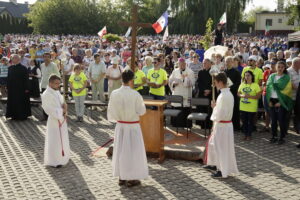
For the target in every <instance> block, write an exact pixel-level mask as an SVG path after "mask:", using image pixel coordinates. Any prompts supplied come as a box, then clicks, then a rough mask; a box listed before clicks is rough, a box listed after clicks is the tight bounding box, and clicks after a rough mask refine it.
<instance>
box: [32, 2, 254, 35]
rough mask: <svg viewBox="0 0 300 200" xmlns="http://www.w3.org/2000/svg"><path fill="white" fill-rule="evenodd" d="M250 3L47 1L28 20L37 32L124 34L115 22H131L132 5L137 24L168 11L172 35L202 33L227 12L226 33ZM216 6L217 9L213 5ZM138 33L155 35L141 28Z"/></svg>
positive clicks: (123, 30)
mask: <svg viewBox="0 0 300 200" xmlns="http://www.w3.org/2000/svg"><path fill="white" fill-rule="evenodd" d="M249 1H251V0H114V1H107V0H98V1H95V0H63V1H62V0H47V1H41V0H39V1H37V2H36V3H35V4H34V5H33V6H31V7H30V12H29V14H28V15H27V19H28V20H29V21H30V26H31V27H32V28H33V29H34V32H36V33H47V34H91V33H92V34H96V33H97V32H98V31H99V30H100V29H101V27H103V26H104V25H106V26H107V29H108V32H110V33H117V34H124V33H125V31H126V29H127V28H126V27H123V26H119V25H118V22H120V21H128V20H130V19H131V8H132V4H133V3H135V4H138V5H139V7H140V8H139V21H140V22H148V23H154V22H155V21H156V20H157V19H158V17H160V16H161V14H162V13H163V12H164V11H166V10H169V13H170V17H169V27H170V29H169V30H170V33H172V34H203V33H204V32H205V24H206V21H207V20H208V19H209V18H211V19H212V20H213V21H214V22H215V24H213V26H215V25H216V23H218V22H219V19H220V17H221V16H222V15H223V13H224V12H225V11H226V12H227V18H228V20H227V28H228V29H227V31H229V32H233V31H234V30H235V29H236V24H237V23H238V22H239V21H240V20H241V16H242V15H241V13H242V11H243V10H244V9H245V5H246V3H247V2H249ZM216 5H217V6H216ZM139 34H154V31H153V30H152V29H141V30H140V31H139Z"/></svg>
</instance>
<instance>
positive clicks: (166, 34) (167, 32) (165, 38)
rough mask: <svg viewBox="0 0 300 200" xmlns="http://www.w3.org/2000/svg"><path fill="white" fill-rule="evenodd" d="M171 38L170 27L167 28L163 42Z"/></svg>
mask: <svg viewBox="0 0 300 200" xmlns="http://www.w3.org/2000/svg"><path fill="white" fill-rule="evenodd" d="M168 37H169V26H167V28H166V30H165V33H164V36H163V42H165V41H166V40H167V38H168Z"/></svg>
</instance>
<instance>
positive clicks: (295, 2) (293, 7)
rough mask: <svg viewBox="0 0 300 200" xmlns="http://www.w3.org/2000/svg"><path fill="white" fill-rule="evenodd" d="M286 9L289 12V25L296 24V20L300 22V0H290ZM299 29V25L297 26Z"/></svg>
mask: <svg viewBox="0 0 300 200" xmlns="http://www.w3.org/2000/svg"><path fill="white" fill-rule="evenodd" d="M286 11H287V13H288V14H289V20H288V24H289V25H294V23H295V22H298V24H299V22H300V0H290V1H289V2H288V4H287V6H286ZM296 29H297V30H298V29H299V26H298V27H297V28H296Z"/></svg>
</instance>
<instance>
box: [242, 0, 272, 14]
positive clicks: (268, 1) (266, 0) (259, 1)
mask: <svg viewBox="0 0 300 200" xmlns="http://www.w3.org/2000/svg"><path fill="white" fill-rule="evenodd" d="M259 6H262V7H264V8H267V9H269V10H272V11H274V10H275V9H276V8H277V0H253V1H252V2H251V3H249V4H248V5H247V7H246V10H245V12H248V11H249V10H251V9H253V8H255V7H259Z"/></svg>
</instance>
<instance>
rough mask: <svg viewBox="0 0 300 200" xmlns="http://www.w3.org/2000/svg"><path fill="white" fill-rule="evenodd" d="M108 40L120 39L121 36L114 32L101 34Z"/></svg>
mask: <svg viewBox="0 0 300 200" xmlns="http://www.w3.org/2000/svg"><path fill="white" fill-rule="evenodd" d="M103 38H104V39H106V40H107V41H108V42H115V41H122V38H121V37H120V36H118V35H116V34H107V35H104V36H103Z"/></svg>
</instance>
